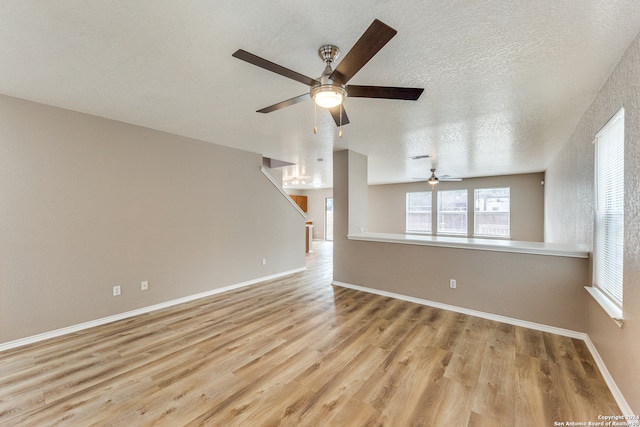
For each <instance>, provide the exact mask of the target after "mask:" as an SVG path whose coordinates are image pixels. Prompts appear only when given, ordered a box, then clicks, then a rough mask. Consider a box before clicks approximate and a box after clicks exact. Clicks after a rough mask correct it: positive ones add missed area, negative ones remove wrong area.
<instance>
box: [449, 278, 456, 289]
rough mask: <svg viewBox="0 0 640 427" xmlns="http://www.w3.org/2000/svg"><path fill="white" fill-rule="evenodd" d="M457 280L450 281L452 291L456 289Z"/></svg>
mask: <svg viewBox="0 0 640 427" xmlns="http://www.w3.org/2000/svg"><path fill="white" fill-rule="evenodd" d="M456 285H457V284H456V279H449V287H450V288H451V289H455V288H456Z"/></svg>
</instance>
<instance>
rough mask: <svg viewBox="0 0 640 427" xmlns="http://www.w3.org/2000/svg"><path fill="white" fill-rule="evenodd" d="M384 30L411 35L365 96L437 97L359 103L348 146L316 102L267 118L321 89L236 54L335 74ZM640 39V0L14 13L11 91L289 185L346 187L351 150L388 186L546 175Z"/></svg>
mask: <svg viewBox="0 0 640 427" xmlns="http://www.w3.org/2000/svg"><path fill="white" fill-rule="evenodd" d="M320 8H321V9H320ZM375 18H378V19H380V20H381V21H383V22H385V23H386V24H388V25H390V26H392V27H393V28H395V29H396V30H397V31H398V34H397V35H396V36H395V38H393V39H392V40H391V41H390V42H389V44H387V45H386V46H385V47H384V48H383V49H382V50H381V51H380V52H379V53H378V54H377V55H376V56H375V57H374V58H373V59H372V60H371V61H370V62H369V63H368V64H367V65H365V66H364V68H363V69H362V70H361V71H360V72H359V73H358V74H357V75H356V76H355V77H354V78H353V79H352V80H351V81H350V82H349V83H350V84H356V85H381V86H412V87H424V88H425V91H424V93H423V94H422V97H421V98H420V99H419V100H418V101H417V102H411V101H392V100H381V99H362V98H351V99H349V98H348V99H347V100H346V101H345V108H346V110H347V112H348V115H349V119H350V120H351V124H349V125H348V126H345V127H344V128H343V132H344V136H343V138H338V136H337V130H336V127H335V125H334V124H333V121H332V119H331V117H330V115H329V114H328V113H327V112H326V111H321V110H320V109H319V110H318V114H317V126H318V133H317V134H315V135H314V133H313V127H314V108H313V104H312V103H311V102H310V101H307V102H305V103H301V104H297V105H294V106H291V107H288V108H286V109H283V110H280V111H276V112H273V113H270V114H259V113H256V112H255V111H256V110H258V109H260V108H263V107H266V106H269V105H272V104H274V103H276V102H279V101H282V100H285V99H288V98H291V97H294V96H297V95H301V94H303V93H305V92H306V91H307V87H306V86H304V85H302V84H300V83H297V82H295V81H292V80H289V79H286V78H284V77H281V76H279V75H276V74H273V73H269V72H267V71H265V70H263V69H260V68H257V67H255V66H253V65H250V64H248V63H246V62H243V61H240V60H238V59H235V58H233V57H232V56H231V54H232V53H233V52H234V51H236V50H237V49H245V50H247V51H249V52H251V53H254V54H256V55H258V56H261V57H263V58H266V59H269V60H271V61H273V62H276V63H278V64H280V65H282V66H285V67H287V68H290V69H293V70H295V71H298V72H300V73H302V74H304V75H307V76H310V77H318V76H319V75H320V74H321V72H322V70H323V63H322V61H321V60H320V59H319V57H318V56H317V49H318V48H319V47H320V46H321V45H322V44H327V43H331V44H335V45H337V46H338V47H339V48H340V49H341V50H342V55H341V57H343V56H344V55H345V54H346V52H347V51H348V50H349V49H350V48H351V46H352V45H353V44H354V43H355V42H356V40H357V39H358V38H359V37H360V35H361V34H362V33H363V32H364V30H365V29H366V28H367V27H368V26H369V24H371V22H372V21H373V20H374V19H375ZM639 30H640V5H639V4H638V2H637V1H636V0H628V1H602V0H575V1H569V0H567V1H557V0H533V1H513V0H504V1H497V0H487V1H482V2H478V1H446V2H445V1H436V2H426V1H423V0H403V1H382V0H376V1H366V2H365V1H360V2H344V1H334V0H326V1H323V2H321V3H318V2H316V1H314V2H310V1H304V0H288V1H278V2H266V1H260V0H233V1H230V0H222V1H215V2H214V1H208V2H205V1H195V0H194V1H175V0H155V1H152V2H151V1H133V0H121V1H115V0H112V1H99V0H89V1H88V0H76V1H70V0H56V1H51V0H42V1H34V0H2V13H1V14H0V61H1V62H2V66H1V68H0V93H3V94H6V95H10V96H15V97H19V98H24V99H28V100H32V101H37V102H41V103H45V104H50V105H54V106H59V107H63V108H67V109H71V110H76V111H81V112H85V113H89V114H94V115H97V116H102V117H107V118H110V119H114V120H119V121H123V122H128V123H133V124H137V125H141V126H146V127H150V128H154V129H159V130H163V131H167V132H171V133H175V134H179V135H184V136H189V137H193V138H198V139H202V140H205V141H210V142H214V143H217V144H222V145H228V146H232V147H236V148H240V149H244V150H248V151H253V152H257V153H260V154H263V155H264V156H267V157H271V158H274V159H279V160H283V161H287V162H292V163H295V164H296V165H295V166H289V167H287V168H285V169H284V175H285V178H298V179H299V180H305V185H304V186H310V184H311V182H313V181H316V182H322V184H323V185H325V186H331V185H332V173H331V166H332V151H333V150H336V149H343V148H349V149H353V150H355V151H358V152H360V153H362V154H365V155H367V156H368V157H369V182H370V183H372V184H378V183H391V182H404V181H411V179H412V177H417V176H425V177H426V176H428V170H429V168H431V167H432V165H435V166H437V168H438V173H439V174H448V175H451V176H458V177H473V176H486V175H502V174H512V173H527V172H537V171H543V170H545V169H546V167H547V165H548V164H549V162H550V161H551V160H552V159H553V157H554V155H555V154H556V152H557V151H558V150H559V148H560V146H561V144H563V143H564V141H566V139H567V137H568V136H569V135H570V134H571V132H572V131H573V128H574V127H575V125H576V123H577V121H578V119H579V118H580V117H581V115H582V114H583V112H584V111H585V110H586V108H587V107H588V105H589V104H590V103H591V101H592V100H593V98H594V96H595V95H596V93H597V92H598V90H599V89H600V87H601V86H602V84H603V83H604V81H605V80H606V78H607V76H608V75H609V73H610V72H611V71H612V70H613V68H614V67H615V65H616V63H617V62H618V60H619V59H620V57H621V56H622V54H623V53H624V51H625V50H626V48H627V46H628V45H629V43H630V42H631V41H632V40H633V38H634V37H635V36H636V35H637V33H638V31H639ZM340 59H341V58H338V61H337V62H339V61H340ZM426 153H428V154H431V156H432V157H431V158H430V159H423V160H410V159H409V157H410V156H415V155H421V154H426ZM318 159H324V161H318ZM299 186H302V185H301V184H299Z"/></svg>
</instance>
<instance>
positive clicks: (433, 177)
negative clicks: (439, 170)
mask: <svg viewBox="0 0 640 427" xmlns="http://www.w3.org/2000/svg"><path fill="white" fill-rule="evenodd" d="M413 179H419V180H423V181H424V180H425V178H413ZM426 181H427V182H428V183H429V184H431V185H436V184H437V183H439V182H459V181H462V178H451V177H450V176H449V175H442V176H441V177H440V178H438V177H437V176H436V168H431V176H430V177H429V178H428V179H426Z"/></svg>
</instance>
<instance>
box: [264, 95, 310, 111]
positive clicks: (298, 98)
mask: <svg viewBox="0 0 640 427" xmlns="http://www.w3.org/2000/svg"><path fill="white" fill-rule="evenodd" d="M309 98H311V95H309V94H308V93H305V94H302V95H300V96H296V97H295V98H291V99H287V100H286V101H282V102H278V103H277V104H273V105H271V106H269V107H265V108H263V109H262V110H258V111H256V113H270V112H272V111H276V110H280V109H282V108H284V107H289V106H291V105H295V104H297V103H299V102H302V101H306V100H307V99H309Z"/></svg>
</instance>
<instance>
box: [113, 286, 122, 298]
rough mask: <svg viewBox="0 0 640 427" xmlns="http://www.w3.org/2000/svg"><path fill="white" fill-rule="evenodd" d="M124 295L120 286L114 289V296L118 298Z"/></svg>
mask: <svg viewBox="0 0 640 427" xmlns="http://www.w3.org/2000/svg"><path fill="white" fill-rule="evenodd" d="M121 293H122V289H120V285H116V286H114V287H113V296H114V297H117V296H119V295H120V294H121Z"/></svg>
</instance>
